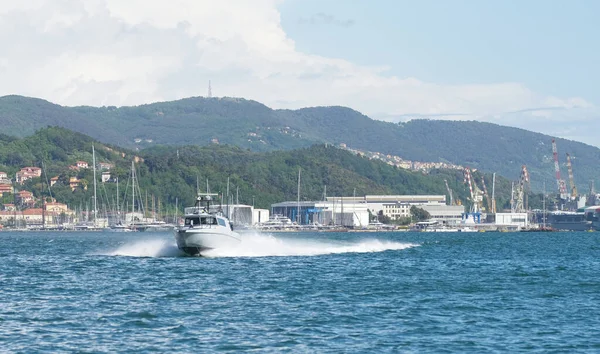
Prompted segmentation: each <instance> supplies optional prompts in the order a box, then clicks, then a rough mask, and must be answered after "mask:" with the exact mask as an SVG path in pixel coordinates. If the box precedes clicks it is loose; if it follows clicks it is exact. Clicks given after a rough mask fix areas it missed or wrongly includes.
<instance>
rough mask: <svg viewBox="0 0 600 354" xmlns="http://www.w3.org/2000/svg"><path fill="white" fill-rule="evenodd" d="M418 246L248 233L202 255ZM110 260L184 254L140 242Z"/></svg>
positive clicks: (169, 245) (167, 245)
mask: <svg viewBox="0 0 600 354" xmlns="http://www.w3.org/2000/svg"><path fill="white" fill-rule="evenodd" d="M415 246H418V245H416V244H411V243H402V242H395V241H388V240H378V239H365V240H355V241H340V240H331V239H322V240H315V239H312V238H291V237H285V238H283V237H276V236H274V235H270V234H262V233H245V234H244V235H243V237H242V242H241V243H240V244H239V245H237V246H235V247H231V248H226V249H214V250H210V251H205V252H203V253H202V256H204V257H210V258H215V257H271V256H318V255H325V254H339V253H367V252H383V251H388V250H402V249H406V248H411V247H415ZM108 255H110V256H129V257H178V256H183V253H182V252H181V251H180V250H179V249H178V248H177V245H176V244H175V241H171V240H164V239H159V240H137V241H135V242H131V243H126V244H124V245H122V246H121V247H119V248H118V249H117V250H115V251H112V252H109V253H108Z"/></svg>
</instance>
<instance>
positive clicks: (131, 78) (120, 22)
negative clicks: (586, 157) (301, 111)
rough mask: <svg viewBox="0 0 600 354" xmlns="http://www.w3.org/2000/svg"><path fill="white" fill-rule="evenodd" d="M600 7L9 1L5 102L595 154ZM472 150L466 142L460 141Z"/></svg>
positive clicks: (425, 0) (590, 3) (493, 2)
mask: <svg viewBox="0 0 600 354" xmlns="http://www.w3.org/2000/svg"><path fill="white" fill-rule="evenodd" d="M598 13H600V1H595V0H572V1H553V0H528V1H517V0H486V1H481V0H436V1H434V0H420V1H405V0H370V1H366V0H364V1H360V0H220V1H217V0H210V1H209V0H170V1H156V0H28V1H16V0H0V45H1V48H2V50H1V51H0V78H1V80H0V95H9V94H18V95H24V96H30V97H38V98H42V99H46V100H48V101H51V102H54V103H57V104H61V105H65V106H77V105H90V106H108V105H115V106H124V105H139V104H145V103H151V102H156V101H166V100H175V99H180V98H185V97H191V96H206V95H207V92H208V82H209V80H210V81H211V86H212V93H213V96H218V97H221V96H229V97H243V98H247V99H253V100H256V101H259V102H261V103H264V104H266V105H268V106H270V107H272V108H301V107H309V106H333V105H341V106H348V107H350V108H353V109H356V110H358V111H360V112H362V113H364V114H366V115H368V116H369V117H371V118H373V119H379V120H385V121H391V122H401V121H402V122H403V121H408V120H410V119H417V118H430V119H450V120H478V121H485V122H492V123H497V124H501V125H507V126H514V127H519V128H523V129H527V130H532V131H536V132H542V133H546V134H549V135H552V136H558V137H563V138H567V139H572V140H577V141H581V142H585V143H588V144H590V145H594V146H600V139H599V138H598V137H597V136H598V133H597V132H598V131H600V109H599V108H598V105H599V104H600V91H599V90H596V89H595V84H596V83H598V82H600V70H599V69H598V64H597V63H600V46H599V45H598V44H597V42H598V40H597V37H598V35H599V34H600V21H595V16H597V14H598ZM465 143H468V142H465Z"/></svg>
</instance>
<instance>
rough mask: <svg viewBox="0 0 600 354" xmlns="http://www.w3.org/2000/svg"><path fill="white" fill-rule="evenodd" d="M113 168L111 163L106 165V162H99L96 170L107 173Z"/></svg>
mask: <svg viewBox="0 0 600 354" xmlns="http://www.w3.org/2000/svg"><path fill="white" fill-rule="evenodd" d="M113 167H114V166H113V164H112V163H108V162H99V163H98V169H99V170H100V171H108V170H110V169H111V168H113Z"/></svg>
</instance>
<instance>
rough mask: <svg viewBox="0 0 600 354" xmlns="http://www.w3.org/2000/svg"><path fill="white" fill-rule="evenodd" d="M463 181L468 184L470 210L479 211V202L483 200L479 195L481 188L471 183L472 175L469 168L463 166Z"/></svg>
mask: <svg viewBox="0 0 600 354" xmlns="http://www.w3.org/2000/svg"><path fill="white" fill-rule="evenodd" d="M464 174H465V177H464V183H465V184H467V185H468V186H469V196H470V198H471V202H472V203H473V204H472V205H471V212H472V213H478V212H480V211H481V202H482V201H483V197H482V196H481V194H482V193H481V190H480V189H479V188H477V185H476V184H474V183H473V177H472V175H471V169H470V168H468V167H465V169H464Z"/></svg>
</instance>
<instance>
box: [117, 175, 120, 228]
mask: <svg viewBox="0 0 600 354" xmlns="http://www.w3.org/2000/svg"><path fill="white" fill-rule="evenodd" d="M120 223H121V213H120V212H119V177H117V224H120Z"/></svg>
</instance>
